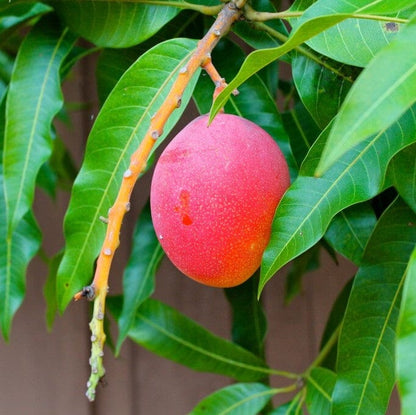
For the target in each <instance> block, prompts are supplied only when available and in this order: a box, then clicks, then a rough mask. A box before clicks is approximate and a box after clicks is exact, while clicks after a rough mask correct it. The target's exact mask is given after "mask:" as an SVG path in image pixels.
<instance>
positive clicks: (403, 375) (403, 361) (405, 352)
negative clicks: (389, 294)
mask: <svg viewBox="0 0 416 415" xmlns="http://www.w3.org/2000/svg"><path fill="white" fill-rule="evenodd" d="M408 225H409V226H413V227H415V224H414V223H412V224H411V225H410V224H408ZM396 359H397V363H396V367H397V376H398V389H399V394H400V398H401V399H400V400H401V414H402V415H412V414H413V413H414V410H415V405H416V378H415V373H416V249H414V250H413V253H412V256H411V258H410V261H409V264H408V268H407V275H406V281H405V283H404V287H403V296H402V304H401V307H400V314H399V322H398V324H397V345H396Z"/></svg>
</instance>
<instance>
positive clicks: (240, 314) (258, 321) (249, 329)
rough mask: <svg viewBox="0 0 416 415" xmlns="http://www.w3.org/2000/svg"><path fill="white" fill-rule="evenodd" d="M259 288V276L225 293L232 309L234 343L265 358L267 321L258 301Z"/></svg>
mask: <svg viewBox="0 0 416 415" xmlns="http://www.w3.org/2000/svg"><path fill="white" fill-rule="evenodd" d="M257 286H258V276H253V277H251V278H249V279H248V280H247V281H246V282H245V283H244V284H242V285H239V286H237V287H233V288H227V289H225V290H224V291H225V295H226V297H227V300H228V302H229V303H230V305H231V308H232V314H233V325H232V334H233V341H234V343H236V344H239V345H240V346H242V347H244V348H245V349H247V350H249V351H250V352H252V353H254V354H255V355H256V356H259V357H261V358H264V338H265V335H266V331H267V321H266V316H265V314H264V311H263V307H262V304H261V303H260V302H259V300H258V299H257Z"/></svg>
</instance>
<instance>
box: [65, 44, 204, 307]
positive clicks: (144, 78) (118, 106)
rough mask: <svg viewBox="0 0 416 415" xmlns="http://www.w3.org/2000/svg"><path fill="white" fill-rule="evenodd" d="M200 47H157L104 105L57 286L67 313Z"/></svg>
mask: <svg viewBox="0 0 416 415" xmlns="http://www.w3.org/2000/svg"><path fill="white" fill-rule="evenodd" d="M195 47H196V41H193V40H189V39H173V40H170V41H167V42H164V43H161V44H159V45H157V46H155V47H154V48H153V49H151V50H149V51H148V52H147V53H145V54H143V55H142V56H140V58H139V59H138V60H137V61H136V62H135V63H134V64H133V65H132V66H131V67H130V68H129V69H128V70H127V71H126V72H125V73H124V75H123V77H122V78H121V79H120V80H119V82H118V83H117V85H116V87H115V88H114V89H113V91H112V92H111V94H110V95H109V97H108V98H107V100H106V102H105V104H104V105H103V107H102V109H101V111H100V113H99V115H98V117H97V119H96V121H95V123H94V126H93V128H92V130H91V133H90V136H89V138H88V143H87V148H86V154H85V159H84V163H83V165H82V168H81V171H80V173H79V175H78V177H77V179H76V181H75V183H74V187H73V191H72V196H71V200H70V204H69V208H68V211H67V214H66V217H65V222H64V231H65V239H66V250H65V255H64V258H63V259H62V263H61V266H60V268H59V272H58V281H57V286H58V305H59V307H60V309H61V310H63V309H64V308H65V307H66V305H67V304H68V302H69V301H70V299H71V297H72V296H73V294H74V293H75V292H76V291H77V290H80V289H81V288H82V286H84V285H86V284H87V283H88V281H89V280H90V279H91V274H92V269H93V264H94V261H95V259H96V257H97V255H98V253H99V250H100V247H101V245H102V242H103V240H104V235H105V226H104V225H103V224H102V223H101V221H100V220H99V218H100V216H107V212H108V209H109V208H110V207H111V206H112V204H113V203H114V200H115V198H116V195H117V192H118V187H119V184H120V183H121V179H122V176H123V172H124V171H125V170H126V169H127V167H128V164H129V160H130V156H131V154H132V153H133V152H134V150H135V149H136V148H137V147H138V145H139V143H140V141H141V140H142V137H143V136H144V135H145V133H146V131H147V129H148V128H149V125H150V119H151V117H152V115H154V114H155V112H156V111H157V110H158V109H159V108H160V107H161V105H162V104H163V102H164V100H165V98H166V96H167V94H168V92H169V90H170V88H171V86H172V84H173V82H174V81H175V79H176V78H177V76H178V74H179V70H180V69H181V68H182V67H183V66H184V65H185V63H186V62H187V61H188V60H189V57H190V56H191V54H192V53H193V51H194V49H195ZM196 80H197V76H194V77H193V78H192V80H191V82H190V83H189V84H188V87H187V88H186V91H185V93H184V96H183V97H182V106H181V108H179V109H178V110H176V111H174V113H173V114H172V116H171V117H170V119H169V121H168V122H167V124H166V125H165V128H164V134H163V136H162V137H161V138H159V140H158V142H157V143H156V144H157V145H159V144H160V143H161V142H162V141H163V140H164V138H165V137H166V136H167V134H168V133H169V131H170V130H171V129H172V128H173V126H174V125H175V123H176V122H177V121H178V119H179V118H180V116H181V114H182V112H183V111H184V109H185V107H186V105H187V103H188V102H189V99H190V96H191V94H192V91H193V88H194V85H195V83H196ZM97 154H99V156H100V157H97Z"/></svg>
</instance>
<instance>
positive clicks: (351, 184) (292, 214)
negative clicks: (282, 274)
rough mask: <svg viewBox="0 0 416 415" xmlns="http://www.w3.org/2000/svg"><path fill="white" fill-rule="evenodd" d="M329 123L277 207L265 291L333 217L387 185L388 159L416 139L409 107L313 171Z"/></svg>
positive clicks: (266, 259)
mask: <svg viewBox="0 0 416 415" xmlns="http://www.w3.org/2000/svg"><path fill="white" fill-rule="evenodd" d="M328 131H329V128H327V129H326V130H324V132H323V134H321V136H320V138H319V139H318V140H317V142H316V143H315V144H314V146H313V147H312V149H311V150H310V152H309V154H308V157H307V158H306V160H305V162H304V164H303V165H302V167H301V171H300V176H299V177H298V178H297V179H296V181H295V182H294V183H293V184H292V185H291V187H290V188H289V189H288V191H287V192H286V194H285V195H284V196H283V198H282V200H281V201H280V204H279V206H278V208H277V210H276V214H275V218H274V222H273V227H272V234H271V238H270V242H269V245H268V247H267V249H266V251H265V253H264V255H263V263H262V273H261V279H260V286H259V288H260V290H261V289H262V288H263V287H264V285H265V284H266V282H267V281H268V280H269V279H270V278H271V277H272V276H273V275H274V274H275V273H276V272H277V271H278V270H279V269H280V268H281V267H282V266H283V265H284V264H286V263H287V262H289V261H290V260H291V259H293V258H295V257H296V256H298V255H299V254H301V253H302V252H304V251H306V250H307V249H308V248H310V247H311V246H312V245H314V244H315V243H316V242H318V240H319V239H320V238H321V237H322V236H323V234H324V233H325V231H326V229H327V227H328V225H329V223H330V221H331V220H332V218H333V217H334V216H335V215H336V214H337V213H338V212H340V211H341V210H343V209H345V208H346V207H348V206H351V205H353V204H356V203H359V202H362V201H365V200H368V199H371V198H372V197H373V196H375V195H376V194H377V193H379V192H380V191H381V190H382V189H383V186H384V175H385V172H386V169H387V165H388V163H389V160H390V159H391V158H392V157H393V156H394V155H395V154H396V153H397V152H398V151H399V150H401V149H402V148H404V147H406V146H407V145H408V144H409V143H411V142H412V141H414V140H415V137H416V116H415V113H414V110H413V108H411V109H409V110H408V111H407V112H406V113H405V114H404V115H403V116H402V117H401V118H400V119H399V120H398V121H397V122H396V123H395V124H393V125H392V126H391V127H390V128H389V129H387V130H386V131H384V132H383V133H379V134H377V135H375V136H372V137H370V138H368V139H367V140H365V141H364V142H363V143H361V144H360V145H359V146H357V148H354V149H352V150H351V151H349V152H348V153H347V154H346V155H345V156H344V157H343V158H342V159H341V160H339V161H338V162H337V163H336V164H334V166H333V167H332V168H331V169H330V170H328V172H327V173H326V174H325V175H324V176H323V177H320V178H316V177H308V176H306V175H307V174H312V172H313V171H314V169H315V167H316V163H317V162H318V160H319V155H320V152H321V150H322V148H323V146H324V145H325V139H326V138H325V137H326V136H327V134H328Z"/></svg>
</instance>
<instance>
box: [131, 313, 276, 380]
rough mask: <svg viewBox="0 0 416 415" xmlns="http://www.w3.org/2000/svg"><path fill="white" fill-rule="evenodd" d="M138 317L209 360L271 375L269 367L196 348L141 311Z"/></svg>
mask: <svg viewBox="0 0 416 415" xmlns="http://www.w3.org/2000/svg"><path fill="white" fill-rule="evenodd" d="M137 316H138V317H139V318H141V319H142V320H143V321H144V322H145V323H146V324H148V325H149V326H151V327H153V328H154V329H156V330H157V331H159V332H160V333H162V334H163V335H165V336H166V337H168V338H170V339H171V340H173V341H175V342H177V343H179V344H182V345H183V346H185V347H187V348H189V349H191V350H194V351H195V352H197V353H200V354H201V355H203V356H208V357H209V358H211V359H213V360H217V361H219V362H222V363H226V364H228V365H231V366H235V367H237V368H241V369H244V370H249V371H253V372H256V373H264V374H270V370H269V369H268V368H267V367H261V366H253V365H250V364H246V363H242V362H240V361H236V360H232V359H229V358H226V357H224V356H221V355H218V354H214V353H212V352H209V351H208V350H206V349H204V348H201V347H199V346H196V345H195V344H193V343H190V342H189V341H187V340H185V339H182V338H181V337H178V336H176V335H175V334H174V333H171V332H170V331H168V330H166V329H165V327H163V326H161V325H159V324H156V323H155V322H154V321H152V320H150V319H149V318H147V317H146V316H144V315H143V314H142V313H140V311H139V312H138V313H137ZM230 344H232V343H230ZM236 347H237V346H236ZM242 350H244V349H242ZM247 353H249V352H247ZM253 356H254V355H253Z"/></svg>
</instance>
